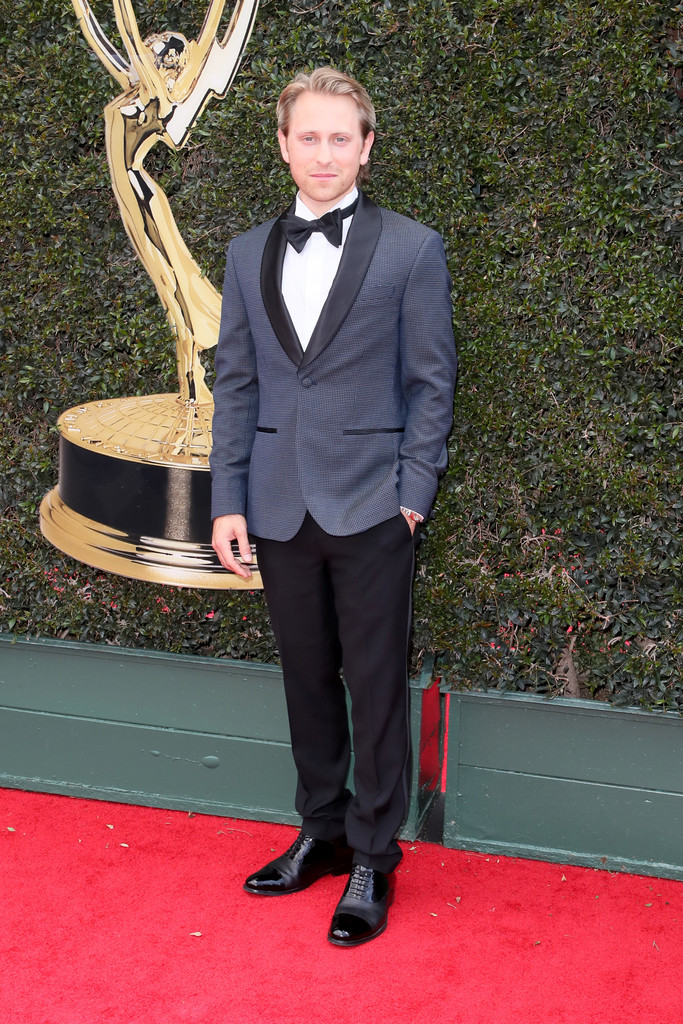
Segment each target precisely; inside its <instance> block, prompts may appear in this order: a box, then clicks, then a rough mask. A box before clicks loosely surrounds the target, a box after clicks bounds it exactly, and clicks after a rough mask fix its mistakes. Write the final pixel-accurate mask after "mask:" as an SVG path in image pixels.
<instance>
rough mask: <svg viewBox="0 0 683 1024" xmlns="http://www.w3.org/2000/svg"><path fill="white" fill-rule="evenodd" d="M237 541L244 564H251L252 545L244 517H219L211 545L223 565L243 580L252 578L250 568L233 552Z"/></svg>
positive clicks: (216, 519) (215, 524) (215, 522)
mask: <svg viewBox="0 0 683 1024" xmlns="http://www.w3.org/2000/svg"><path fill="white" fill-rule="evenodd" d="M233 540H236V541H237V546H238V547H239V550H240V556H241V558H242V560H243V561H244V562H251V545H250V543H249V537H248V535H247V521H246V519H245V518H244V516H217V517H216V518H215V519H214V521H213V537H212V539H211V544H212V546H213V549H214V551H215V552H216V554H217V555H218V557H219V559H220V561H221V565H224V566H225V568H226V569H229V570H230V572H234V573H236V575H237V576H241V577H242V578H243V579H245V580H248V579H249V578H250V577H251V570H250V569H249V567H248V566H246V565H242V564H241V563H240V562H238V561H237V559H236V558H235V555H234V554H233V551H232V542H233Z"/></svg>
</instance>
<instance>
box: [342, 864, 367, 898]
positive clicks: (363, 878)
mask: <svg viewBox="0 0 683 1024" xmlns="http://www.w3.org/2000/svg"><path fill="white" fill-rule="evenodd" d="M371 887H372V868H366V867H364V866H363V865H362V864H356V866H355V867H354V869H353V871H352V872H351V877H350V879H349V888H348V891H347V896H351V897H356V898H358V899H363V898H364V897H366V896H367V895H368V893H369V891H370V889H371Z"/></svg>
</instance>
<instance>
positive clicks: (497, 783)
mask: <svg viewBox="0 0 683 1024" xmlns="http://www.w3.org/2000/svg"><path fill="white" fill-rule="evenodd" d="M448 702H449V712H448V758H447V783H446V803H445V813H444V844H445V845H446V846H449V847H456V848H462V849H468V850H479V851H483V852H486V853H501V854H510V855H514V856H520V857H532V858H538V859H539V860H549V861H558V862H560V863H569V864H584V865H590V866H593V867H598V868H608V869H610V870H614V871H631V872H639V873H642V874H647V875H657V876H660V877H665V878H683V718H681V717H680V716H678V715H672V714H655V713H652V712H647V711H638V710H631V709H619V708H613V707H609V706H606V705H602V704H598V703H595V702H593V701H585V700H568V699H562V698H554V699H552V700H544V699H543V698H539V697H533V696H524V695H518V694H504V695H499V694H493V693H471V692H467V693H451V694H450V695H449V698H448Z"/></svg>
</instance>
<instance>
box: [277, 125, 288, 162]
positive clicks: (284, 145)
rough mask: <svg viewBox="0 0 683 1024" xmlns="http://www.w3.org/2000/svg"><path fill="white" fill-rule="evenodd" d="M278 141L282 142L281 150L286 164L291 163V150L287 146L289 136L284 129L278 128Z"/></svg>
mask: <svg viewBox="0 0 683 1024" xmlns="http://www.w3.org/2000/svg"><path fill="white" fill-rule="evenodd" d="M277 141H278V142H279V143H280V152H281V153H282V159H283V160H284V162H285V163H286V164H288V163H289V150H288V148H287V136H286V135H285V133H284V132H283V131H281V130H280V129H279V128H278V132H277Z"/></svg>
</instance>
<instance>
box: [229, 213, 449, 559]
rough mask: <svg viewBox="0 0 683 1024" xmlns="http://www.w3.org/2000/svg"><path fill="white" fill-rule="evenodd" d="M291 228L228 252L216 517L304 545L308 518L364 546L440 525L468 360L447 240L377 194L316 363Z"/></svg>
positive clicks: (266, 232)
mask: <svg viewBox="0 0 683 1024" xmlns="http://www.w3.org/2000/svg"><path fill="white" fill-rule="evenodd" d="M286 244H287V243H286V241H285V239H284V236H283V235H282V232H281V230H280V227H279V218H276V219H274V220H271V221H268V222H267V223H265V224H262V225H260V226H259V227H256V228H253V229H252V230H250V231H247V232H246V233H245V234H243V235H240V236H239V237H238V238H235V239H234V241H233V242H231V244H230V246H229V248H228V253H227V264H226V270H225V282H224V286H223V307H222V313H221V327H220V335H219V341H218V348H217V350H216V360H215V366H216V382H215V386H214V390H213V395H214V403H215V411H214V418H213V451H212V454H211V472H212V479H213V487H212V509H211V512H212V517H213V518H215V517H216V516H220V515H225V514H229V513H239V514H241V515H245V516H246V519H247V526H248V529H249V530H250V532H251V533H253V534H255V535H256V536H257V537H268V538H271V539H272V540H289V539H290V538H291V537H293V536H294V535H295V534H296V532H297V531H298V529H299V527H300V526H301V524H302V522H303V519H304V516H305V514H306V510H308V511H309V512H310V513H311V515H312V516H313V518H314V519H315V520H316V521H317V522H318V524H319V525H320V526H321V527H322V528H323V530H325V531H326V532H327V533H330V534H333V535H336V536H345V535H348V534H353V533H359V532H360V531H362V530H367V529H369V528H370V527H372V526H375V525H377V524H378V523H380V522H382V521H384V520H385V519H389V518H391V517H392V516H395V515H398V513H399V507H400V505H404V506H406V507H408V508H411V509H413V510H414V511H416V512H419V513H421V514H422V515H424V516H426V515H427V514H428V513H429V511H430V508H431V505H432V501H433V499H434V495H435V492H436V488H437V481H438V477H439V474H440V473H442V472H443V470H444V469H445V467H446V438H447V436H448V432H449V430H450V426H451V421H452V415H453V391H454V387H455V377H456V352H455V342H454V338H453V330H452V322H451V316H452V312H451V301H450V288H451V281H450V277H449V275H448V271H447V268H446V258H445V253H444V248H443V243H442V241H441V238H440V236H439V235H438V234H437V233H436V232H434V231H432V230H431V229H429V228H426V227H424V226H423V225H421V224H418V223H416V222H415V221H412V220H409V219H408V218H406V217H402V216H400V215H399V214H396V213H393V212H391V211H389V210H384V209H380V208H379V207H377V206H375V205H374V203H372V202H371V201H370V200H369V199H368V198H367V197H366V196H364V195H363V194H362V193H361V195H360V201H359V205H358V208H357V210H356V213H355V214H354V217H353V221H352V223H351V227H350V229H349V233H348V236H347V239H346V243H345V246H344V252H343V255H342V259H341V263H340V266H339V270H338V272H337V275H336V277H335V280H334V283H333V285H332V288H331V291H330V294H329V297H328V299H327V302H326V303H325V306H324V308H323V310H322V313H321V315H320V319H319V321H318V323H317V325H316V328H315V331H314V333H313V336H312V338H311V340H310V342H309V344H308V346H307V348H306V351H305V352H304V350H303V349H302V347H301V344H300V342H299V339H298V337H297V335H296V331H295V330H294V327H293V325H292V322H291V319H290V317H289V314H288V312H287V308H286V306H285V303H284V300H283V298H282V293H281V291H280V282H281V279H282V265H283V261H284V255H285V249H286Z"/></svg>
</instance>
